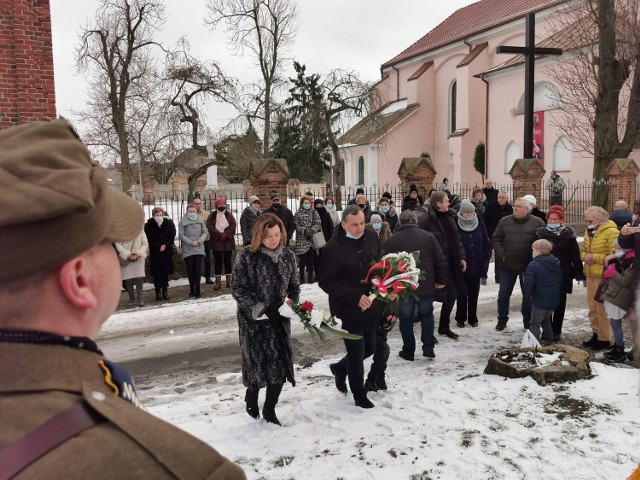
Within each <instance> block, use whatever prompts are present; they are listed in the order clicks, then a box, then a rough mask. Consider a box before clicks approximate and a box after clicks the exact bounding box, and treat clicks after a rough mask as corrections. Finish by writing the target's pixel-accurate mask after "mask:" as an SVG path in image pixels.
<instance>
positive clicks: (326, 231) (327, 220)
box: [316, 207, 333, 242]
mask: <svg viewBox="0 0 640 480" xmlns="http://www.w3.org/2000/svg"><path fill="white" fill-rule="evenodd" d="M316 212H318V215H320V227H321V228H322V234H323V235H324V239H325V241H326V242H328V241H329V239H330V238H331V235H333V220H331V215H329V212H327V209H326V208H324V207H323V208H316Z"/></svg>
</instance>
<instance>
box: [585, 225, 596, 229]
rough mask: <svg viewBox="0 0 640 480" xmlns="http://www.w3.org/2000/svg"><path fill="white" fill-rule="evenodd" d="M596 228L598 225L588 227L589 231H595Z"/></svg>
mask: <svg viewBox="0 0 640 480" xmlns="http://www.w3.org/2000/svg"><path fill="white" fill-rule="evenodd" d="M596 227H597V225H587V228H588V229H589V230H595V229H596Z"/></svg>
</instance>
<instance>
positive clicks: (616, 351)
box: [604, 345, 627, 363]
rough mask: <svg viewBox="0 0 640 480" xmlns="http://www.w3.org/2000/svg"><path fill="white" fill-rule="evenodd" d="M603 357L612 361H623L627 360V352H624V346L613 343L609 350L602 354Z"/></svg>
mask: <svg viewBox="0 0 640 480" xmlns="http://www.w3.org/2000/svg"><path fill="white" fill-rule="evenodd" d="M604 357H605V358H606V359H608V360H609V361H611V362H614V363H624V362H625V361H626V360H627V354H626V353H624V346H618V345H614V346H613V347H612V348H611V350H609V351H608V352H606V353H605V354H604Z"/></svg>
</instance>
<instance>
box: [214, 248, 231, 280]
mask: <svg viewBox="0 0 640 480" xmlns="http://www.w3.org/2000/svg"><path fill="white" fill-rule="evenodd" d="M212 251H213V261H214V263H215V266H214V270H215V274H216V275H222V263H223V262H224V273H226V274H227V275H231V252H220V251H218V250H212Z"/></svg>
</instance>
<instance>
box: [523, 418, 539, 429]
mask: <svg viewBox="0 0 640 480" xmlns="http://www.w3.org/2000/svg"><path fill="white" fill-rule="evenodd" d="M522 426H523V427H525V428H533V427H535V426H536V422H534V421H533V420H527V421H526V422H524V423H523V424H522Z"/></svg>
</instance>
